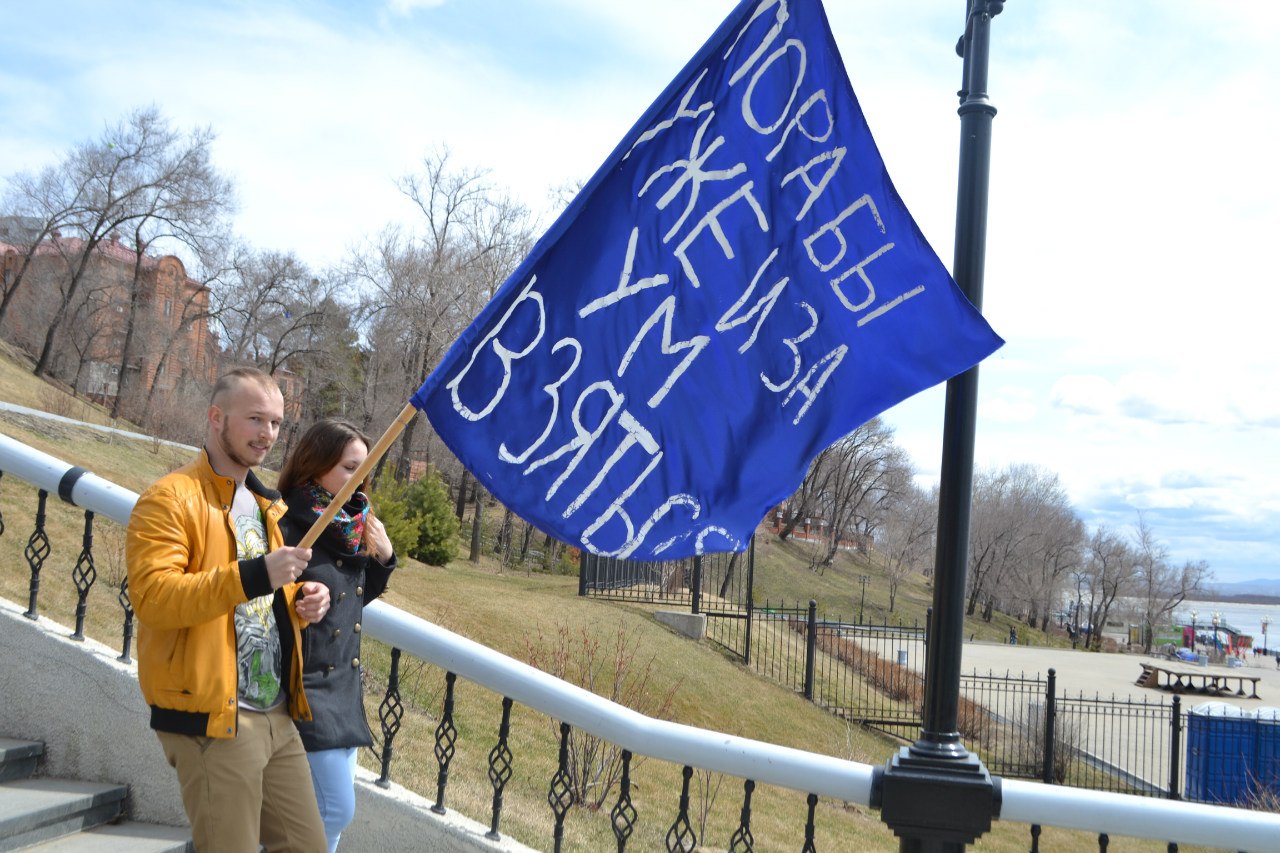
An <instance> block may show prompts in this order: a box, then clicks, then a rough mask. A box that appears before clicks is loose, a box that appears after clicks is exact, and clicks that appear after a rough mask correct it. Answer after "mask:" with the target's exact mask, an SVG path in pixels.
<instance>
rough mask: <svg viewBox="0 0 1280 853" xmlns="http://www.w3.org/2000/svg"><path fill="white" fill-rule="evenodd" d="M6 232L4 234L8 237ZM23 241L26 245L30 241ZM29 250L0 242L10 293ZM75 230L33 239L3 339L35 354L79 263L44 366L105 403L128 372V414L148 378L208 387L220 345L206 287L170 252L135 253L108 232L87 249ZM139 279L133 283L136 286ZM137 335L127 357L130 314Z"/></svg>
mask: <svg viewBox="0 0 1280 853" xmlns="http://www.w3.org/2000/svg"><path fill="white" fill-rule="evenodd" d="M11 235H12V231H11V230H10V231H9V232H8V233H6V234H5V235H4V236H6V237H10V239H12V236H11ZM28 245H29V244H28ZM25 253H26V249H25V246H22V245H21V243H9V242H0V275H2V276H3V286H4V287H3V293H4V294H6V295H7V294H8V292H9V290H10V288H11V287H12V285H13V282H14V279H15V277H16V275H17V273H18V270H19V269H20V268H21V266H22V264H23V261H24V256H25ZM85 253H86V242H85V241H84V240H81V239H79V238H76V237H62V236H60V235H57V234H55V235H54V236H53V237H51V238H49V239H46V240H44V241H42V242H41V243H40V244H39V245H37V246H36V250H35V252H34V253H33V254H32V257H31V263H30V265H29V267H28V268H27V271H26V273H25V274H24V277H23V281H22V283H21V285H20V287H19V289H18V290H17V291H16V293H15V294H14V295H13V298H12V299H11V301H10V304H9V306H8V309H7V311H6V313H5V316H4V319H3V323H2V324H0V336H2V337H3V338H4V339H5V340H8V341H10V342H12V343H14V344H16V345H18V346H19V347H21V348H23V349H25V350H26V351H27V352H30V353H39V352H40V350H41V348H42V347H43V344H44V339H45V336H46V334H47V333H48V331H49V329H50V327H51V326H52V324H53V318H54V315H55V313H56V312H57V310H58V308H59V306H60V305H61V304H62V303H63V302H65V301H67V300H66V299H65V298H64V296H63V294H65V293H66V291H67V288H68V286H69V283H70V281H71V279H72V277H73V275H74V271H75V270H76V269H78V268H79V267H80V265H81V264H82V263H84V272H83V274H82V275H81V277H80V280H79V283H78V285H77V287H76V291H75V293H74V295H73V297H72V299H71V300H70V301H69V304H68V309H69V312H68V314H67V319H66V320H64V321H63V323H62V324H61V326H60V327H59V330H58V333H57V337H56V338H55V341H54V348H53V360H52V363H51V364H50V373H51V374H52V375H53V376H55V377H57V378H58V379H61V380H63V381H65V382H67V383H68V384H71V385H74V386H75V388H76V390H77V391H78V392H79V393H81V394H84V395H86V396H88V397H91V398H93V399H95V400H98V401H100V402H104V403H107V404H110V403H112V402H114V400H115V398H116V396H117V395H118V394H119V393H120V389H121V382H120V371H121V369H122V368H123V369H124V370H125V371H126V374H127V376H126V380H127V381H126V382H125V383H124V387H125V388H126V394H127V395H128V397H129V398H128V399H126V400H124V401H122V402H123V403H124V406H123V408H124V410H125V413H126V414H127V413H128V411H129V410H131V409H135V408H136V407H137V406H138V401H139V400H140V399H141V398H142V397H143V396H145V395H146V394H147V393H148V392H149V391H150V390H151V389H152V385H153V383H154V385H155V392H156V396H162V395H163V393H164V392H170V391H173V390H174V389H175V388H178V387H179V386H180V385H181V384H182V383H183V382H192V383H195V384H196V385H198V386H203V387H205V388H207V387H208V386H209V385H210V384H212V382H213V381H214V380H215V379H216V375H217V370H218V353H219V346H218V340H217V336H216V334H215V333H214V332H212V331H211V330H210V328H209V323H208V314H209V291H208V288H207V287H205V286H204V285H202V284H201V283H199V282H197V281H194V280H193V279H191V278H190V277H189V276H188V275H187V271H186V267H185V266H184V265H183V263H182V261H181V260H179V259H178V258H177V257H175V256H173V255H163V256H159V257H156V256H152V255H150V254H147V253H146V252H145V251H144V252H142V253H139V252H136V251H135V250H134V249H132V248H130V247H129V246H127V245H124V244H123V243H121V242H120V240H119V239H118V237H115V236H113V237H112V238H111V239H109V240H104V241H102V242H100V243H98V244H97V245H96V246H94V247H93V248H92V249H91V250H89V255H88V258H87V259H86V257H85ZM135 282H136V287H135ZM131 316H132V317H133V329H134V331H133V339H132V341H131V342H130V344H129V349H130V354H129V358H128V360H127V361H125V360H124V358H123V351H124V346H125V336H126V331H127V328H128V322H129V318H130V317H131Z"/></svg>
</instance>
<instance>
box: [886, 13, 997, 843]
mask: <svg viewBox="0 0 1280 853" xmlns="http://www.w3.org/2000/svg"><path fill="white" fill-rule="evenodd" d="M1003 9H1004V0H965V28H964V35H963V36H961V39H960V43H959V44H958V45H957V46H956V52H957V53H959V54H960V56H961V57H962V58H963V60H964V63H963V72H962V79H963V83H962V87H961V90H960V93H959V94H960V108H959V114H960V169H959V172H960V176H959V187H958V190H957V198H956V244H955V263H954V267H953V270H952V272H953V275H954V277H955V280H956V283H957V284H958V285H959V286H960V289H961V290H962V291H964V294H965V296H967V297H968V298H969V301H970V302H972V303H973V305H974V306H975V307H977V308H979V309H981V308H982V285H983V271H984V265H985V260H986V229H987V188H988V184H989V181H990V173H991V123H992V119H993V117H994V116H995V112H996V110H995V107H993V106H992V105H991V103H990V101H989V100H988V99H987V65H988V57H989V52H990V36H991V20H992V18H994V17H995V16H996V15H998V14H1000V12H1001V11H1002V10H1003ZM977 398H978V368H977V367H973V368H971V369H969V370H968V371H966V372H964V373H962V374H960V375H959V376H956V377H953V378H952V379H950V380H948V382H947V396H946V411H945V420H944V424H943V438H942V472H941V479H940V484H939V493H938V536H937V546H936V548H937V550H936V556H935V571H934V588H933V616H932V620H931V625H930V637H929V643H928V648H927V652H926V656H925V676H924V681H925V685H924V713H923V726H922V727H921V732H920V738H919V739H918V740H917V741H916V742H915V743H914V744H912V745H911V746H909V747H903V748H902V749H901V750H899V752H898V754H897V755H895V756H894V757H893V758H892V759H890V761H889V762H888V764H887V765H886V766H885V767H884V768H881V769H878V770H877V772H876V776H875V780H874V783H873V786H872V805H873V806H878V807H879V808H880V816H881V819H882V820H883V821H884V822H885V823H886V824H888V825H889V826H890V827H892V829H893V831H894V834H896V835H897V836H898V838H899V849H900V850H901V851H903V853H934V852H935V851H936V853H953V851H963V850H964V849H965V848H966V846H967V845H968V844H970V843H971V842H973V841H974V840H975V839H977V838H978V836H980V835H982V834H984V833H986V832H987V831H989V830H990V829H991V821H992V819H993V818H994V817H996V816H998V815H999V811H1000V785H999V780H998V779H994V778H992V776H991V774H990V773H988V772H987V769H986V768H985V767H984V766H983V765H982V762H981V761H980V760H979V759H978V757H977V756H976V755H974V754H973V753H971V752H969V751H968V750H967V749H965V747H964V744H962V743H961V741H960V732H959V729H958V722H959V705H960V666H961V651H962V645H963V641H964V603H965V602H964V590H965V569H966V566H967V556H968V551H969V515H970V508H971V501H972V491H973V448H974V436H975V432H976V424H977Z"/></svg>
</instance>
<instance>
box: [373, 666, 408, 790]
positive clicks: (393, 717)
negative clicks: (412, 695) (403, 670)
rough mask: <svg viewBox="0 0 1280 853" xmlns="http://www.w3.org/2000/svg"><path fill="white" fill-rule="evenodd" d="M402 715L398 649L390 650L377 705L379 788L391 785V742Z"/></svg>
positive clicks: (397, 730) (392, 750) (398, 729)
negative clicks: (383, 691)
mask: <svg viewBox="0 0 1280 853" xmlns="http://www.w3.org/2000/svg"><path fill="white" fill-rule="evenodd" d="M403 717H404V705H403V703H401V701H400V650H399V649H396V648H393V649H392V650H391V672H390V674H389V675H388V676H387V695H386V696H384V697H383V699H382V704H381V705H379V706H378V720H379V722H381V724H382V754H381V755H380V756H379V758H380V760H381V762H382V775H380V776H379V777H378V781H377V783H376V784H377V785H378V787H379V788H390V787H391V756H392V755H393V754H395V749H394V748H393V747H392V742H393V741H394V740H395V739H396V733H397V732H399V731H400V720H401V719H403Z"/></svg>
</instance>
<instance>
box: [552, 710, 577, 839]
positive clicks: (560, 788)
mask: <svg viewBox="0 0 1280 853" xmlns="http://www.w3.org/2000/svg"><path fill="white" fill-rule="evenodd" d="M569 731H570V729H569V724H568V723H561V724H560V760H559V762H558V763H557V764H556V772H555V773H554V774H553V775H552V777H551V789H550V790H549V791H547V804H548V805H549V806H551V813H552V814H554V815H555V817H556V824H555V829H553V830H552V840H553V842H554V844H555V847H554V850H555V853H560V848H561V847H562V846H563V845H564V816H565V815H566V814H568V813H569V807H570V806H571V805H573V786H572V783H571V780H570V778H569Z"/></svg>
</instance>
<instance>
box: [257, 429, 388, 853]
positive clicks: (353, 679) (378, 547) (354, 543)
mask: <svg viewBox="0 0 1280 853" xmlns="http://www.w3.org/2000/svg"><path fill="white" fill-rule="evenodd" d="M370 446H371V444H370V442H369V439H368V437H367V436H365V435H364V434H363V433H361V432H360V431H359V430H358V429H356V428H355V427H354V426H353V425H351V424H349V423H347V422H346V421H340V420H334V419H325V420H322V421H318V422H317V423H315V424H314V425H312V426H311V428H310V429H308V430H307V431H306V433H304V434H303V436H302V438H301V439H300V440H299V441H298V446H297V447H296V448H295V449H294V450H293V453H292V454H291V455H290V457H289V460H288V461H287V462H286V463H285V466H284V471H282V472H281V474H280V482H279V489H280V492H281V494H282V495H283V496H284V501H285V503H286V504H288V506H289V511H288V512H287V513H286V514H285V516H284V518H283V519H282V520H281V522H280V528H281V531H282V532H283V533H284V540H285V542H286V543H287V544H290V545H292V544H296V543H297V542H298V541H300V540H301V539H302V537H303V536H304V535H306V533H307V531H309V530H310V529H311V526H312V524H313V523H314V522H315V520H316V519H317V518H319V517H320V515H321V513H323V512H324V510H325V509H326V508H327V507H328V506H329V504H330V503H331V502H332V501H333V496H334V494H336V493H337V492H338V491H339V490H340V489H341V488H342V487H343V486H345V485H346V484H347V481H349V480H350V479H351V476H352V474H354V473H355V471H356V469H357V468H358V467H360V464H361V463H362V462H364V460H365V457H366V456H368V453H369V447H370ZM366 486H367V483H366ZM395 564H396V558H395V554H394V553H393V551H392V548H391V541H390V539H388V538H387V532H386V529H385V528H384V527H383V526H382V522H381V521H379V520H378V519H377V518H376V517H375V516H374V514H373V513H372V512H371V511H370V509H369V498H368V496H367V494H366V492H365V491H361V490H357V491H356V492H355V493H353V494H352V496H351V498H350V500H348V501H347V503H346V504H345V505H344V506H343V507H342V510H341V511H339V512H338V514H337V515H336V516H335V517H334V519H333V521H331V522H330V523H329V524H328V525H327V526H326V527H325V529H324V530H323V532H321V534H320V537H319V538H318V539H317V540H316V542H315V544H314V545H313V546H312V551H311V562H310V563H309V564H308V566H307V569H306V571H304V572H303V573H302V575H301V577H300V578H299V580H304V581H319V582H321V583H323V584H325V585H326V586H328V587H329V601H330V609H329V612H328V613H327V614H325V617H324V618H323V619H321V620H320V621H319V622H316V623H313V624H312V625H310V626H308V628H307V629H306V630H305V631H303V632H302V646H303V648H302V684H303V688H304V689H305V691H306V696H307V702H308V704H310V706H311V715H312V719H311V720H310V721H298V723H297V726H298V732H299V733H300V734H301V735H302V743H303V745H304V746H305V747H306V749H307V759H308V761H309V762H310V764H311V780H312V782H313V783H314V785H315V790H316V800H317V801H318V803H319V805H320V815H321V817H323V818H324V830H325V835H326V837H327V838H328V842H329V853H334V851H336V850H337V848H338V838H339V836H340V835H341V834H342V830H344V829H345V828H346V827H347V825H348V824H349V823H350V822H351V819H352V818H353V817H354V816H355V810H356V801H355V770H356V750H357V749H358V748H359V747H362V746H370V745H372V744H373V736H372V734H371V733H370V731H369V724H368V722H367V721H366V719H365V714H364V693H363V688H362V686H361V683H360V627H361V626H360V620H361V614H362V612H363V609H364V605H365V604H366V603H368V602H370V601H373V600H374V599H375V598H377V597H378V596H379V595H381V594H382V592H383V590H385V589H386V587H387V578H388V577H389V576H390V574H391V572H392V570H393V569H394V568H395Z"/></svg>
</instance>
